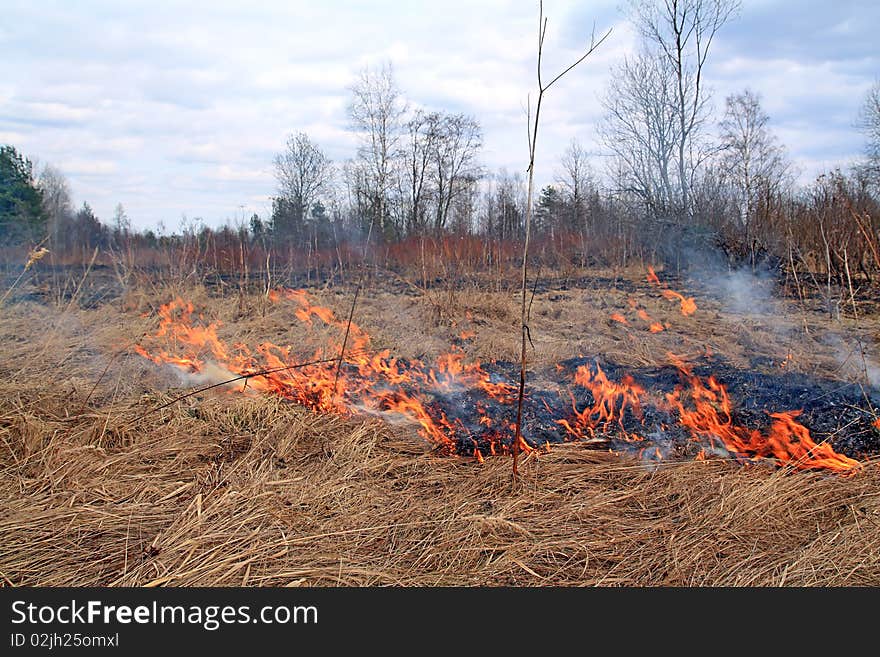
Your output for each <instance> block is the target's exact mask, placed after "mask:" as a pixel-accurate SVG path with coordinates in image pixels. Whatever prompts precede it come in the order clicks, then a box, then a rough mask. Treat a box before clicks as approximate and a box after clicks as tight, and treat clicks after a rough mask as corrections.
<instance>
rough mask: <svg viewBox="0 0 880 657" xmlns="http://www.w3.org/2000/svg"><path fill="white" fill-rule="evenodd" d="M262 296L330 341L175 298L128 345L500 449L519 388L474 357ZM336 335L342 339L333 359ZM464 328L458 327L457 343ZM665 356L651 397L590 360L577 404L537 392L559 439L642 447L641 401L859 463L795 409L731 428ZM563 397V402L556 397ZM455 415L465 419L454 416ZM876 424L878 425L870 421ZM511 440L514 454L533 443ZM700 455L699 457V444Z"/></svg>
mask: <svg viewBox="0 0 880 657" xmlns="http://www.w3.org/2000/svg"><path fill="white" fill-rule="evenodd" d="M649 280H655V281H656V280H657V277H656V274H654V272H653V270H650V271H649ZM657 284H659V281H657ZM663 291H664V292H666V291H668V290H665V289H664V290H663ZM674 294H675V295H676V296H675V298H681V299H682V312H684V300H685V297H683V296H681V295H678V294H677V293H674ZM268 298H269V299H270V301H273V302H282V301H288V302H292V303H293V304H295V310H294V315H295V316H296V318H297V319H298V320H299V321H300V322H302V323H303V324H305V325H307V326H309V327H311V328H316V329H317V328H322V329H325V330H326V329H330V330H329V333H330V334H332V335H333V337H331V338H328V339H327V340H326V341H325V342H324V344H323V346H322V347H320V348H318V349H316V350H315V352H314V353H313V354H311V356H310V357H304V355H303V354H302V353H295V352H294V351H293V350H292V349H291V348H290V347H289V346H282V345H277V344H273V343H271V342H264V343H262V344H259V345H258V346H257V347H256V348H254V349H250V348H249V347H248V346H247V345H245V344H239V343H236V344H232V345H230V344H227V343H226V342H224V341H223V340H221V339H220V338H219V337H218V329H219V328H220V326H221V325H220V323H219V322H210V323H207V324H206V323H205V322H204V319H203V318H202V317H201V316H197V315H196V313H195V309H194V307H193V305H192V303H190V302H187V301H184V300H183V299H180V298H177V299H174V300H173V301H171V302H169V303H167V304H165V305H163V306H162V307H161V308H160V309H159V326H158V329H157V330H156V332H155V333H154V334H153V335H152V336H151V338H150V339H149V340H148V341H147V342H148V343H149V344H141V345H137V346H136V347H135V350H136V351H137V353H139V354H140V355H142V356H144V357H145V358H148V359H149V360H151V361H153V362H155V363H157V364H170V365H172V366H173V367H175V368H177V370H179V371H181V372H183V373H186V374H202V375H205V374H207V373H209V372H210V371H213V370H217V368H219V369H220V370H221V371H222V373H223V374H225V373H227V372H228V373H230V374H231V375H232V378H234V377H239V378H246V385H236V386H235V390H239V391H242V390H250V391H258V392H265V393H271V394H277V395H280V396H281V397H283V398H284V399H288V400H291V401H293V402H295V403H297V404H300V405H302V406H305V407H307V408H309V409H312V410H313V411H316V412H322V413H340V414H353V413H367V414H372V415H380V416H382V417H385V418H386V419H388V420H390V421H396V420H398V419H400V418H403V419H404V420H405V421H408V422H411V423H413V424H415V425H416V426H417V427H418V433H419V434H420V435H421V436H422V437H423V438H425V439H426V440H428V441H430V442H431V443H433V444H434V445H435V446H436V447H437V448H438V449H439V450H440V451H441V452H443V453H447V454H452V453H467V454H472V455H473V456H474V457H475V458H476V459H477V460H478V461H482V460H483V458H484V457H485V456H488V455H494V454H501V453H508V452H509V451H510V449H511V444H512V441H513V440H514V435H515V425H514V422H513V421H512V420H510V419H509V417H510V413H507V417H505V413H499V411H500V410H501V409H507V410H508V411H511V410H512V409H513V408H515V404H516V399H517V394H516V393H517V387H516V386H515V385H513V384H512V383H510V382H507V381H503V380H497V377H495V376H493V375H491V374H490V373H489V372H487V371H486V370H485V369H484V368H483V367H482V365H481V364H480V362H479V361H476V362H467V359H466V354H465V352H464V351H462V350H461V349H459V348H457V347H453V348H452V349H451V350H450V351H448V352H447V353H445V354H442V355H440V356H439V357H437V359H436V360H435V361H434V363H432V364H430V365H429V364H427V363H425V362H423V361H420V360H402V359H398V358H395V357H393V356H392V355H391V353H390V352H389V350H387V349H386V350H381V351H376V350H374V349H373V347H372V345H371V341H370V336H369V335H368V334H367V333H366V332H365V331H364V330H363V329H362V328H361V327H360V326H358V325H357V324H355V323H348V322H343V321H340V320H339V319H338V318H337V317H336V316H335V315H334V313H333V312H332V311H331V310H330V309H328V308H325V307H322V306H317V305H314V304H312V303H311V301H310V298H309V296H308V294H307V293H306V292H305V291H303V290H289V289H279V290H272V291H270V293H269V295H268ZM691 301H692V300H691ZM630 307H631V308H632V309H637V308H638V304H637V303H635V301H634V300H631V301H630ZM693 307H694V308H696V304H694V305H693ZM637 314H638V317H639V319H641V320H643V321H645V322H647V323H650V330H651V331H652V332H659V331H662V330H663V328H664V327H663V325H662V324H660V323H659V322H654V320H653V319H652V318H651V317H650V316H649V315H648V314H647V312H645V311H644V310H643V309H638V312H637ZM615 315H617V314H616V313H615ZM615 315H612V319H614V320H615V321H621V320H623V321H622V322H621V323H624V324H626V323H627V321H626V318H625V317H623V316H622V315H618V316H617V317H615ZM344 335H347V336H348V339H347V342H346V343H345V344H346V348H345V350H344V354H343V355H342V357H341V358H340V353H342V351H343V350H342V337H343V336H344ZM466 335H467V334H462V335H461V337H462V339H466ZM467 337H469V336H467ZM668 357H669V359H670V361H671V362H672V364H673V365H674V366H675V367H676V368H677V369H678V371H679V374H680V378H681V383H680V384H679V385H678V386H676V388H675V389H674V391H673V392H671V393H667V394H666V395H662V396H658V395H652V394H651V393H650V392H649V391H647V390H646V389H645V388H644V387H643V386H642V385H640V384H639V383H637V382H636V380H635V379H634V378H633V377H632V376H631V375H629V374H625V375H623V376H622V377H620V380H619V381H613V380H611V379H609V377H608V376H607V375H606V373H605V371H604V370H603V369H602V368H601V367H600V366H599V365H598V363H596V364H595V366H594V367H591V366H588V365H581V366H579V367H577V368H576V370H575V371H574V373H573V375H572V380H571V384H572V385H573V390H575V391H577V392H578V396H579V397H580V398H583V397H584V396H585V395H584V393H585V392H588V393H589V395H590V398H591V401H590V402H588V403H586V404H585V405H584V404H583V403H579V402H578V401H577V399H576V396H575V394H574V392H572V389H569V390H568V391H567V393H568V394H567V395H566V391H565V390H564V388H563V389H560V390H559V393H560V397H559V400H560V401H559V404H557V405H555V406H553V405H551V403H548V401H547V399H548V398H547V396H546V395H545V396H543V397H540V403H541V404H543V407H544V408H545V409H546V411H547V413H549V414H550V416H551V418H552V423H553V425H554V426H557V427H560V429H559V430H558V433H559V434H561V435H562V438H563V439H566V440H592V439H596V437H597V432H601V433H602V434H603V437H602V440H605V439H606V438H607V437H608V436H612V435H613V437H615V438H622V440H623V442H624V443H628V444H631V443H641V445H649V443H648V442H646V439H645V438H644V437H643V435H642V434H643V433H644V432H641V431H640V430H639V432H638V433H637V432H636V431H634V430H633V428H635V429H637V430H638V427H641V426H644V424H645V419H644V413H643V407H644V405H645V403H650V404H651V406H652V408H654V409H657V410H658V411H659V412H662V413H664V414H666V416H668V417H669V418H670V419H669V423H668V425H667V424H663V423H661V424H660V425H659V426H660V430H661V431H663V430H665V429H666V428H667V426H671V424H673V423H675V422H677V423H678V424H679V425H680V427H682V428H683V429H685V430H686V431H687V433H688V434H689V435H690V436H691V438H692V439H693V440H695V441H697V442H699V443H701V445H703V446H705V445H708V447H709V448H711V449H712V450H714V451H717V450H719V449H723V450H725V451H726V452H728V453H733V454H734V455H736V456H737V457H738V458H741V459H746V460H756V459H772V460H774V461H775V462H777V463H778V464H780V465H790V466H792V467H794V468H798V469H809V470H813V469H827V470H832V471H836V472H852V471H854V470H855V469H857V468H858V467H859V465H860V464H859V463H858V461H855V460H853V459H851V458H849V457H847V456H844V455H841V454H838V453H836V452H835V451H834V450H833V449H832V447H831V445H830V444H828V443H827V442H821V443H818V444H817V443H816V442H815V441H814V440H813V438H812V437H811V435H810V432H809V430H808V429H807V428H806V427H804V426H803V425H802V424H800V423H798V422H797V420H796V418H797V417H798V415H799V413H800V412H799V411H785V412H774V413H768V415H769V417H770V418H771V423H770V426H769V428H768V429H766V430H765V431H763V432H762V431H759V430H756V429H749V428H746V427H743V426H740V425H737V424H736V423H735V422H734V419H733V418H734V413H733V409H732V404H731V400H730V397H729V396H728V393H727V389H726V388H725V386H724V385H722V384H721V383H720V382H718V381H717V380H716V378H715V377H714V376H709V377H701V376H697V375H696V374H694V372H693V368H692V367H691V366H690V365H689V364H688V363H687V362H686V361H685V360H684V359H682V358H679V357H677V356H674V355H673V354H669V355H668ZM557 370H559V371H560V372H563V371H565V368H564V367H563V366H562V365H557ZM566 396H567V397H568V398H569V399H570V404H569V403H568V402H562V400H563V399H564V398H565V397H566ZM450 398H455V399H458V398H461V399H464V400H465V401H464V402H462V403H460V404H457V405H456V406H454V409H455V411H454V413H453V414H451V415H450V414H449V413H448V412H447V411H445V410H444V407H443V404H441V403H440V401H441V400H448V399H450ZM525 401H526V403H527V404H530V405H531V406H529V407H527V409H526V415H527V416H528V415H529V413H533V412H534V406H535V404H536V403H537V402H536V401H533V400H532V399H530V396H529V395H526V398H525ZM498 405H501V406H498ZM579 406H583V407H582V408H580V409H579V408H578V407H579ZM529 408H531V409H532V410H531V411H530V410H529ZM461 410H463V411H464V412H465V414H464V415H463V416H461V417H458V416H457V415H459V414H460V411H461ZM664 422H666V421H665V420H664ZM874 426H875V427H877V428H878V429H880V420H877V421H876V422H875V423H874ZM627 427H629V428H627ZM645 435H647V434H645ZM557 439H558V438H557ZM521 440H522V442H521V444H520V447H521V449H523V450H526V451H528V450H531V449H532V448H533V446H532V445H531V444H529V442H526V441H525V440H524V439H521ZM665 452H666V449H665V448H664V449H661V448H660V446H658V445H656V444H655V445H650V446H647V447H641V448H640V449H639V453H641V454H642V455H643V456H644V457H645V458H650V459H661V458H663V455H664V453H665ZM698 458H701V459H705V458H706V449H705V448H704V447H701V449H700V456H699V457H698Z"/></svg>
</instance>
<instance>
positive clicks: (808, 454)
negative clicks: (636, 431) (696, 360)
mask: <svg viewBox="0 0 880 657" xmlns="http://www.w3.org/2000/svg"><path fill="white" fill-rule="evenodd" d="M676 365H677V366H678V368H679V371H680V372H681V373H682V375H683V376H684V378H685V379H686V381H687V383H688V385H689V386H690V388H689V389H685V388H684V386H678V387H676V389H675V391H674V392H672V393H669V394H668V395H667V401H668V402H669V404H670V405H671V407H672V408H673V409H674V410H676V411H677V412H678V415H679V421H680V422H681V424H683V425H684V426H685V427H687V428H688V429H689V430H690V432H691V435H692V436H693V437H694V439H695V440H700V439H708V440H709V443H710V444H711V445H712V446H715V441H716V440H720V441H721V443H722V444H723V446H724V447H725V449H727V450H728V451H729V452H733V453H734V454H736V455H738V456H740V457H743V458H749V459H753V460H754V459H761V458H775V459H776V460H777V461H778V462H779V464H780V465H791V466H792V467H794V468H796V469H800V470H817V469H828V470H833V471H836V472H853V471H855V470H856V469H858V468H859V467H861V466H860V464H859V462H858V461H856V460H854V459H851V458H849V457H848V456H844V455H843V454H838V453H836V452H835V451H834V450H833V449H832V447H831V445H829V444H828V443H825V442H823V443H819V444H817V443H816V442H815V441H814V440H813V439H812V437H811V436H810V431H809V429H807V428H806V427H805V426H803V425H802V424H800V423H798V422H797V421H795V418H796V417H797V416H798V415H799V414H800V413H801V411H788V412H779V413H770V417H772V418H773V419H774V422H773V424H772V425H771V427H770V429H769V432H768V434H767V435H766V436H765V435H762V434H761V432H760V431H758V430H750V429H747V428H745V427H742V426H738V425H736V424H734V422H733V419H732V410H731V402H730V398H729V396H728V394H727V389H726V388H725V387H724V386H723V385H722V384H720V383H719V382H718V381H717V380H716V379H715V377H712V376H710V377H708V379H702V378H700V377H699V376H696V375H694V374H693V373H692V371H691V370H690V368H688V367H687V366H686V365H684V364H683V363H681V361H680V360H679V362H677V363H676ZM687 397H689V398H690V402H691V404H692V405H693V407H692V408H690V404H688V405H687V406H686V405H685V399H686V398H687Z"/></svg>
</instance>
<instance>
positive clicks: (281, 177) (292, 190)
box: [274, 132, 333, 234]
mask: <svg viewBox="0 0 880 657" xmlns="http://www.w3.org/2000/svg"><path fill="white" fill-rule="evenodd" d="M275 178H276V180H277V181H278V198H277V200H276V201H277V202H276V208H275V213H274V214H275V217H274V220H275V223H276V224H280V225H276V226H275V229H276V230H280V231H282V232H287V233H288V234H297V233H299V232H300V231H301V229H302V228H303V225H304V223H305V220H306V219H307V218H308V214H309V211H310V210H311V207H312V204H313V203H314V202H315V201H316V200H317V198H318V195H319V194H320V193H321V191H322V190H324V189H325V188H327V187H328V186H329V185H330V184H331V181H332V178H333V163H332V162H331V161H330V159H329V158H328V157H327V156H326V155H325V154H324V152H323V151H322V150H321V149H320V147H319V146H318V145H317V144H315V143H314V142H312V140H311V139H309V136H308V135H307V134H306V133H304V132H299V133H297V134H296V135H290V136H289V137H288V138H287V146H286V148H285V149H284V151H283V152H282V153H279V154H278V155H276V156H275Z"/></svg>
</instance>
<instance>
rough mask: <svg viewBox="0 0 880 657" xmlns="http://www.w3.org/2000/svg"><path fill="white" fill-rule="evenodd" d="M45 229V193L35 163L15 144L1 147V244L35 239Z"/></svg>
mask: <svg viewBox="0 0 880 657" xmlns="http://www.w3.org/2000/svg"><path fill="white" fill-rule="evenodd" d="M45 229H46V213H45V211H44V209H43V195H42V193H41V192H40V189H39V188H38V187H37V184H36V181H35V180H34V167H33V164H32V163H31V161H30V160H28V159H26V158H24V157H22V156H21V155H20V154H19V153H18V151H16V150H15V147H14V146H8V145H4V146H0V243H5V244H12V243H20V242H24V241H28V240H33V239H36V238H38V237H39V236H40V235H41V234H42V233H43V232H45Z"/></svg>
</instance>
